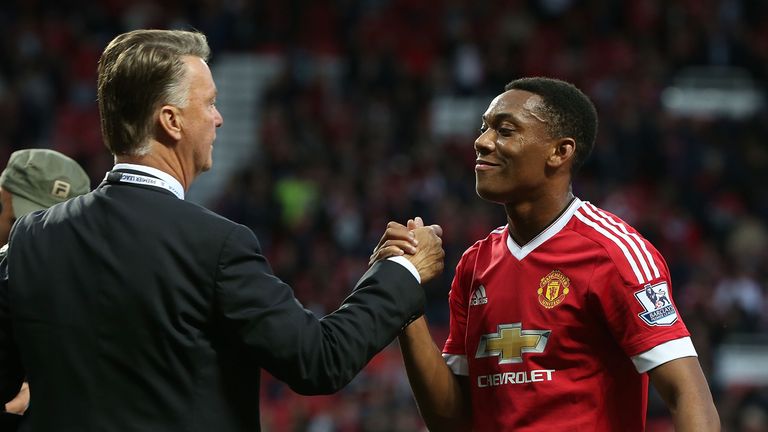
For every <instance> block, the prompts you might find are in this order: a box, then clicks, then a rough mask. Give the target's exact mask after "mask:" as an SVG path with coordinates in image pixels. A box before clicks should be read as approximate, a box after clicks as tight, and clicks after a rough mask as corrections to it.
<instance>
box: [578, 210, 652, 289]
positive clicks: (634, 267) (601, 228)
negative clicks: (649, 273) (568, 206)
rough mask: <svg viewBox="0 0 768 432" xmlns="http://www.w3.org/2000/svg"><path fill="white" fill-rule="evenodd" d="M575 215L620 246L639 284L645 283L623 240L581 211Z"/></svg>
mask: <svg viewBox="0 0 768 432" xmlns="http://www.w3.org/2000/svg"><path fill="white" fill-rule="evenodd" d="M583 209H584V207H583V206H582V208H581V209H579V210H583ZM575 215H576V217H577V218H578V219H579V220H580V221H582V222H584V223H585V224H586V225H587V226H590V227H592V228H594V230H595V231H597V232H598V233H600V234H602V235H603V236H605V237H606V238H608V239H609V240H611V241H612V242H613V243H615V244H616V246H618V247H619V249H621V251H622V252H623V253H624V257H625V258H627V262H629V265H630V267H632V271H633V272H634V273H635V277H637V283H638V284H643V283H645V279H643V275H642V274H640V269H639V268H638V267H637V263H636V262H635V259H634V258H632V254H631V253H629V250H627V247H626V246H624V243H622V242H621V240H619V239H618V238H616V236H614V235H613V234H611V233H609V232H608V231H606V230H605V229H604V228H603V227H601V226H600V225H598V224H597V223H595V222H593V221H592V220H590V219H589V218H587V217H586V216H584V215H583V214H581V212H580V211H577V212H576V213H575Z"/></svg>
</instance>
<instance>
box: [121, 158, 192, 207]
mask: <svg viewBox="0 0 768 432" xmlns="http://www.w3.org/2000/svg"><path fill="white" fill-rule="evenodd" d="M112 170H114V171H119V170H131V171H138V172H141V173H145V174H149V175H151V176H154V177H157V178H159V179H160V180H162V181H164V182H166V183H167V184H168V186H169V187H170V190H171V192H173V193H174V195H176V196H177V197H179V199H182V200H183V199H184V187H183V186H181V182H179V181H178V180H176V177H174V176H172V175H170V174H168V173H167V172H165V171H160V170H159V169H157V168H153V167H150V166H146V165H138V164H130V163H119V164H115V166H114V167H112Z"/></svg>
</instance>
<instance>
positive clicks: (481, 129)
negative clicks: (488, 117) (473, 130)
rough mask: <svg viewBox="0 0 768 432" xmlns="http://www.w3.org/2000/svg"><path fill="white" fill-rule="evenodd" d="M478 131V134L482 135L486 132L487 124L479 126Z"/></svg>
mask: <svg viewBox="0 0 768 432" xmlns="http://www.w3.org/2000/svg"><path fill="white" fill-rule="evenodd" d="M479 130H480V134H484V133H485V131H487V130H488V125H487V124H483V125H482V126H480V129H479Z"/></svg>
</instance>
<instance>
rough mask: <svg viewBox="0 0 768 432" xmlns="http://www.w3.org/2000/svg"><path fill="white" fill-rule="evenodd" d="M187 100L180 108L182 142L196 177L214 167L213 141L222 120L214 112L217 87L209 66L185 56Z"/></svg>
mask: <svg viewBox="0 0 768 432" xmlns="http://www.w3.org/2000/svg"><path fill="white" fill-rule="evenodd" d="M184 62H185V63H186V64H187V77H186V79H188V80H189V82H190V86H189V97H188V101H187V106H186V107H184V108H181V112H182V121H183V123H182V124H183V130H184V140H185V141H186V144H185V145H186V146H187V149H188V150H189V152H190V154H189V156H190V158H191V162H192V166H193V169H194V170H195V173H200V172H203V171H208V170H209V169H211V166H212V165H213V157H212V153H213V141H214V140H215V139H216V128H217V127H219V126H221V125H222V123H223V122H224V119H223V118H222V117H221V114H219V110H217V109H216V85H215V84H214V82H213V77H212V76H211V70H210V69H209V68H208V65H207V64H206V63H205V62H204V61H203V59H201V58H199V57H193V56H187V57H185V58H184Z"/></svg>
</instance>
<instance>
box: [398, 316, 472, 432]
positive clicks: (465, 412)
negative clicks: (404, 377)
mask: <svg viewBox="0 0 768 432" xmlns="http://www.w3.org/2000/svg"><path fill="white" fill-rule="evenodd" d="M399 341H400V349H401V351H402V353H403V362H404V363H405V370H406V372H407V374H408V380H409V381H410V384H411V388H412V390H413V395H414V397H415V399H416V404H417V405H418V407H419V411H420V412H421V415H422V417H423V419H424V422H425V423H426V425H427V427H428V428H429V429H430V430H433V431H465V430H469V429H470V424H471V414H470V404H469V401H468V389H467V388H463V387H462V385H461V383H460V381H459V379H457V377H456V376H455V375H454V374H453V372H452V371H451V370H450V369H449V368H448V366H447V365H446V364H445V362H444V361H443V358H442V355H441V353H440V350H439V349H438V348H437V346H436V345H435V343H434V341H433V340H432V336H431V335H430V334H429V329H428V327H427V323H426V320H425V319H424V317H421V318H419V319H418V320H416V321H414V322H413V323H411V325H409V326H408V327H407V328H406V329H405V331H404V332H403V333H402V334H401V335H400V338H399Z"/></svg>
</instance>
